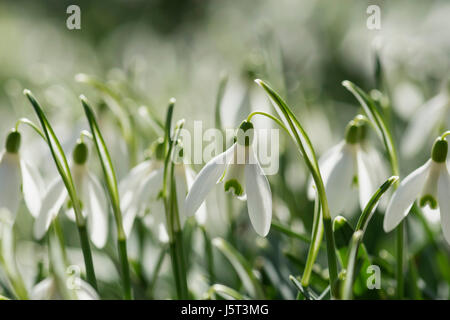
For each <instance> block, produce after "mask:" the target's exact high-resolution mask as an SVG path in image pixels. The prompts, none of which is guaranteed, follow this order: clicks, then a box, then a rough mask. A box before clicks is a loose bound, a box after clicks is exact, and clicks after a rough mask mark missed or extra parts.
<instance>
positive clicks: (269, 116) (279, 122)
mask: <svg viewBox="0 0 450 320" xmlns="http://www.w3.org/2000/svg"><path fill="white" fill-rule="evenodd" d="M257 114H259V115H261V116H265V117H267V118H269V119H271V120H273V121H275V122H276V123H277V124H278V125H279V126H280V127H281V128H283V129H284V131H286V133H287V134H290V133H289V130H288V129H287V128H286V126H285V125H284V124H283V122H281V121H280V119H278V118H277V117H275V116H273V115H271V114H270V113H266V112H263V111H255V112H252V113H250V114H249V115H248V117H247V121H248V122H250V120H252V118H253V117H254V116H255V115H257Z"/></svg>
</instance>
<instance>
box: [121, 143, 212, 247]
mask: <svg viewBox="0 0 450 320" xmlns="http://www.w3.org/2000/svg"><path fill="white" fill-rule="evenodd" d="M163 147H164V145H163V141H162V140H160V141H158V142H157V144H156V148H155V157H154V159H152V160H145V161H143V162H142V163H140V164H138V165H137V166H136V167H134V168H133V169H131V171H130V173H129V174H128V175H127V176H126V177H125V178H124V179H123V180H122V181H121V182H120V185H119V193H120V197H121V201H120V204H121V209H122V213H123V228H124V231H125V234H126V235H127V236H128V235H129V234H130V232H131V229H132V228H133V224H134V220H135V219H136V217H137V216H140V217H145V219H144V222H145V223H146V224H147V225H148V226H152V227H155V232H156V233H157V234H158V238H159V240H160V241H161V242H167V241H168V235H167V230H166V225H165V213H164V212H165V210H164V203H163V200H162V198H161V197H160V196H161V191H162V188H163V178H164V162H163V158H164V151H163V149H162V148H163ZM194 176H195V173H194V171H193V170H192V169H191V168H190V167H189V166H187V165H185V164H184V163H177V164H175V166H174V178H175V188H176V194H177V207H178V214H179V217H180V224H181V227H183V225H184V223H185V221H186V217H187V216H186V213H185V206H184V199H185V197H186V194H187V192H188V190H189V188H190V186H191V185H192V182H193V180H194ZM204 210H205V207H204V206H203V207H202V211H204ZM146 212H149V213H150V214H149V215H145V213H146Z"/></svg>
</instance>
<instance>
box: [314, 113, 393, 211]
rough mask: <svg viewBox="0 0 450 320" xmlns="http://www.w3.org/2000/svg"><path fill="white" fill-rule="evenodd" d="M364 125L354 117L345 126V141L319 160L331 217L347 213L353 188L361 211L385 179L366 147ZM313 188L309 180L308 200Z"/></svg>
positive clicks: (375, 157) (374, 155)
mask: <svg viewBox="0 0 450 320" xmlns="http://www.w3.org/2000/svg"><path fill="white" fill-rule="evenodd" d="M366 130H367V127H366V123H365V122H364V120H362V118H360V117H357V118H355V120H352V121H350V123H349V124H348V126H347V131H346V137H345V141H342V142H340V143H339V144H337V145H336V146H334V147H333V148H331V149H330V150H329V151H328V152H326V153H325V154H324V155H323V156H322V157H321V158H320V159H319V168H320V172H321V175H322V179H323V182H324V185H325V192H326V194H327V198H328V203H329V206H330V211H331V214H332V216H333V217H335V216H337V215H338V214H345V213H350V212H349V211H351V210H352V208H353V205H352V204H353V203H354V199H355V196H354V188H357V189H358V193H359V194H358V195H359V206H360V208H361V210H363V209H364V208H365V206H366V204H367V203H368V201H369V200H370V198H371V197H372V195H373V193H374V192H375V191H376V190H377V188H378V186H379V185H380V184H381V183H382V182H383V181H384V180H385V179H386V178H387V177H388V175H387V173H385V171H384V164H383V162H382V160H381V159H382V158H381V156H380V155H379V154H378V152H377V151H376V150H375V149H374V148H372V147H370V146H368V145H367V144H365V136H366ZM314 197H315V185H314V181H313V180H312V178H310V183H309V187H308V198H309V199H311V200H312V199H314Z"/></svg>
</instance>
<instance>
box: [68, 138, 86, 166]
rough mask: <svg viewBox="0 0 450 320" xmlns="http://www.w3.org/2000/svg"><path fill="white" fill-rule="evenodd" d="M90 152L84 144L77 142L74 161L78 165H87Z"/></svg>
mask: <svg viewBox="0 0 450 320" xmlns="http://www.w3.org/2000/svg"><path fill="white" fill-rule="evenodd" d="M88 154H89V150H88V147H87V145H86V144H85V143H84V142H81V141H79V142H77V145H76V146H75V148H74V149H73V155H72V156H73V161H75V163H76V164H85V163H86V161H87V158H88Z"/></svg>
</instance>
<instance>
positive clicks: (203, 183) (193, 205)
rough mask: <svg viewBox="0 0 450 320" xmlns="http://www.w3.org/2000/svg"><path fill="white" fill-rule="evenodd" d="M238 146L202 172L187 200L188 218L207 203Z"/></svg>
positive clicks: (211, 162) (217, 158) (215, 159)
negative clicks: (204, 202) (209, 195)
mask: <svg viewBox="0 0 450 320" xmlns="http://www.w3.org/2000/svg"><path fill="white" fill-rule="evenodd" d="M235 150H236V144H234V145H233V146H231V147H230V148H229V149H228V150H226V151H225V152H223V153H221V154H219V155H218V156H216V157H214V158H213V159H211V161H209V162H208V163H207V164H206V165H205V166H204V167H203V169H202V170H200V172H199V174H198V175H197V177H196V179H195V181H194V183H193V184H192V187H191V190H189V193H188V195H187V197H186V200H185V210H186V215H187V216H192V215H193V214H194V213H195V212H196V211H197V210H198V208H199V207H200V206H201V204H202V203H203V201H205V198H206V196H207V195H208V193H209V192H210V191H211V190H212V189H213V187H214V186H215V185H216V183H217V181H218V180H219V179H220V178H221V177H222V175H223V173H224V171H225V169H226V167H227V164H228V163H229V162H230V161H231V160H232V158H233V155H234V151H235Z"/></svg>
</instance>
